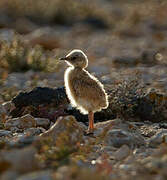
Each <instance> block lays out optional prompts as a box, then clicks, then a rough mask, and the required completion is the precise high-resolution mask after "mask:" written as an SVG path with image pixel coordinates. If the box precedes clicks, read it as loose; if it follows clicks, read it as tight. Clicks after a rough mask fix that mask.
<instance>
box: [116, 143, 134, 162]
mask: <svg viewBox="0 0 167 180" xmlns="http://www.w3.org/2000/svg"><path fill="white" fill-rule="evenodd" d="M129 154H130V148H129V146H127V145H123V146H121V147H120V148H119V149H118V150H117V151H116V152H115V154H114V155H115V159H116V160H118V161H121V160H123V159H125V158H126V157H128V156H129Z"/></svg>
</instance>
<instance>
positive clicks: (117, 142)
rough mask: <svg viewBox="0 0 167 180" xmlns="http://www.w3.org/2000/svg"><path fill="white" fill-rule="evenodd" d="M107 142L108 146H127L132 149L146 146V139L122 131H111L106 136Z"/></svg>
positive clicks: (136, 134)
mask: <svg viewBox="0 0 167 180" xmlns="http://www.w3.org/2000/svg"><path fill="white" fill-rule="evenodd" d="M105 141H106V143H107V144H108V145H111V146H114V147H121V146H122V145H124V144H126V145H128V146H130V147H132V148H133V147H134V146H141V145H144V144H145V142H144V138H143V137H142V136H141V135H140V134H138V133H130V132H128V131H125V130H121V129H113V130H109V131H108V132H107V134H106V137H105Z"/></svg>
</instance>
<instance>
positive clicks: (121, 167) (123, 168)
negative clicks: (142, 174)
mask: <svg viewBox="0 0 167 180" xmlns="http://www.w3.org/2000/svg"><path fill="white" fill-rule="evenodd" d="M119 168H120V169H122V170H125V171H128V170H129V169H130V168H131V166H130V165H129V164H121V165H120V166H119Z"/></svg>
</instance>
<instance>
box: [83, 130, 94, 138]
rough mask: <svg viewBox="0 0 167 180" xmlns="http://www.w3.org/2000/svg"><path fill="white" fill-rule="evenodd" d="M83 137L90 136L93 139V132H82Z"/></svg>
mask: <svg viewBox="0 0 167 180" xmlns="http://www.w3.org/2000/svg"><path fill="white" fill-rule="evenodd" d="M84 135H85V136H90V137H95V136H94V132H93V130H89V129H88V130H87V131H85V132H84Z"/></svg>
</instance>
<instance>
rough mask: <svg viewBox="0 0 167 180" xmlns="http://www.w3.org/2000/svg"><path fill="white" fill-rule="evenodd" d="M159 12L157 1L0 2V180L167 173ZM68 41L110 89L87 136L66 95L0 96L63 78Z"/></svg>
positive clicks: (166, 5) (166, 53)
mask: <svg viewBox="0 0 167 180" xmlns="http://www.w3.org/2000/svg"><path fill="white" fill-rule="evenodd" d="M166 15H167V2H166V1H165V0H160V1H158V0H157V1H156V0H147V1H144V0H142V1H133V0H92V1H89V0H85V1H73V0H66V1H62V0H47V1H46V0H36V1H34V0H24V1H23V0H1V1H0V103H1V104H0V179H1V178H2V179H4V180H11V179H19V178H20V179H23V180H27V179H30V180H31V179H33V177H34V176H35V177H37V179H48V180H50V179H56V180H57V179H58V180H66V179H67V180H85V179H87V180H91V179H92V177H93V178H94V179H97V180H108V179H111V180H115V179H120V180H126V179H128V180H129V179H137V180H138V179H148V178H150V179H160V180H165V179H166V178H167V173H166V170H167V155H166V150H167V130H166V129H167V125H166V122H167V92H166V91H167V78H166V74H167V59H166V58H167V43H166V42H167V23H166ZM74 48H78V49H82V50H83V51H84V52H86V54H87V55H88V58H89V60H90V61H89V68H88V70H89V71H90V72H91V73H93V74H95V76H97V77H98V78H99V80H100V81H101V82H102V83H103V84H104V86H105V88H106V90H107V92H108V94H109V101H110V105H109V108H108V109H107V110H104V111H102V113H101V114H100V113H99V114H98V113H97V114H96V115H95V118H96V122H98V121H102V123H98V124H97V127H98V128H97V129H96V130H95V134H94V137H91V136H90V137H89V136H85V135H84V131H85V129H86V126H85V125H87V119H86V117H85V116H82V115H80V114H79V113H78V112H76V111H75V110H74V109H73V108H71V107H70V106H69V104H68V100H67V99H66V97H61V98H60V99H56V98H55V101H56V103H55V104H54V103H53V102H52V103H48V102H47V103H45V104H39V103H38V105H36V102H35V103H34V102H33V103H34V104H28V105H27V106H22V107H16V108H15V109H14V107H13V104H12V103H11V102H7V101H10V100H12V98H13V97H14V96H16V95H17V94H18V93H19V92H20V91H30V90H32V89H33V88H34V87H37V86H40V87H51V88H55V87H61V86H63V73H64V69H65V66H64V65H63V64H61V63H60V62H59V61H58V58H59V57H60V56H63V55H64V54H65V53H67V51H70V50H71V49H74ZM59 92H61V93H62V94H63V93H64V91H63V89H60V91H59ZM61 93H60V96H61V95H62V94H61ZM47 96H48V97H49V95H47ZM27 98H28V96H27ZM40 98H41V94H38V96H37V98H35V99H36V100H37V102H39V101H38V99H40ZM59 100H61V102H60V103H59ZM25 101H26V99H25ZM6 102H7V103H6ZM28 102H31V100H30V99H27V101H26V102H25V104H26V103H28ZM3 103H6V104H3ZM15 105H16V104H15ZM11 112H12V113H13V114H12V113H11ZM27 114H30V115H32V116H30V115H27ZM71 114H72V115H74V116H75V117H76V119H77V120H78V121H80V123H78V122H77V121H76V120H75V118H74V117H72V116H67V117H66V115H71ZM20 116H21V117H20ZM33 116H34V117H33ZM59 116H64V118H63V119H62V121H58V120H57V119H58V118H59ZM14 117H15V118H14ZM113 117H115V118H116V119H113ZM38 118H39V119H38ZM40 118H44V119H40ZM104 120H109V121H105V122H104ZM55 122H56V123H57V124H55ZM81 122H83V123H81ZM51 127H52V128H51ZM60 130H61V131H60ZM52 131H53V132H52ZM45 135H47V137H46V138H43V136H44V137H45ZM23 157H24V158H23ZM22 164H24V165H25V167H23V166H22ZM30 165H32V166H30Z"/></svg>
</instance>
